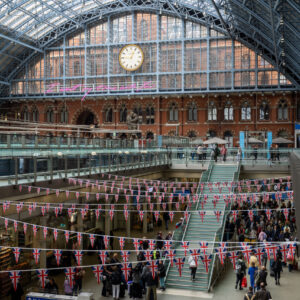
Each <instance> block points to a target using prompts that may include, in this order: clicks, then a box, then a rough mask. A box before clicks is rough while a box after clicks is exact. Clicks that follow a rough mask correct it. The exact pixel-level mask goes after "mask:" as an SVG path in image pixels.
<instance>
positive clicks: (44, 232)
mask: <svg viewBox="0 0 300 300" xmlns="http://www.w3.org/2000/svg"><path fill="white" fill-rule="evenodd" d="M47 233H48V228H47V227H45V226H44V227H43V234H44V239H46V238H47Z"/></svg>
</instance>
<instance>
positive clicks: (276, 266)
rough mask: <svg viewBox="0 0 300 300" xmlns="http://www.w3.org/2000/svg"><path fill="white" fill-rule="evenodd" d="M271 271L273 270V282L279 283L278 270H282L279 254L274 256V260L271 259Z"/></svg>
mask: <svg viewBox="0 0 300 300" xmlns="http://www.w3.org/2000/svg"><path fill="white" fill-rule="evenodd" d="M271 268H272V271H273V272H274V277H275V284H276V285H277V284H278V285H280V282H279V280H280V272H281V271H282V262H281V258H280V255H277V256H276V260H274V261H273V263H272V266H271Z"/></svg>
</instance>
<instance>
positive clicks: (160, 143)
mask: <svg viewBox="0 0 300 300" xmlns="http://www.w3.org/2000/svg"><path fill="white" fill-rule="evenodd" d="M157 147H162V135H158V136H157Z"/></svg>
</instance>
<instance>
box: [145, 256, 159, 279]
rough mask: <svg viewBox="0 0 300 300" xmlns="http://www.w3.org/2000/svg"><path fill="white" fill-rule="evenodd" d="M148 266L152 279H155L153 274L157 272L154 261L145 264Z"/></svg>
mask: <svg viewBox="0 0 300 300" xmlns="http://www.w3.org/2000/svg"><path fill="white" fill-rule="evenodd" d="M147 264H148V265H149V266H150V269H151V273H152V277H153V279H154V278H155V274H156V272H157V267H158V266H157V261H156V260H151V261H150V262H148V263H147Z"/></svg>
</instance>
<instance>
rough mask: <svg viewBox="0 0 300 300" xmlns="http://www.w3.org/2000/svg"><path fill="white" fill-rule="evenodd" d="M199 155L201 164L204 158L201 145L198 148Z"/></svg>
mask: <svg viewBox="0 0 300 300" xmlns="http://www.w3.org/2000/svg"><path fill="white" fill-rule="evenodd" d="M197 154H198V159H199V162H200V161H201V160H202V158H203V148H202V146H201V145H199V146H198V148H197Z"/></svg>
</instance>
